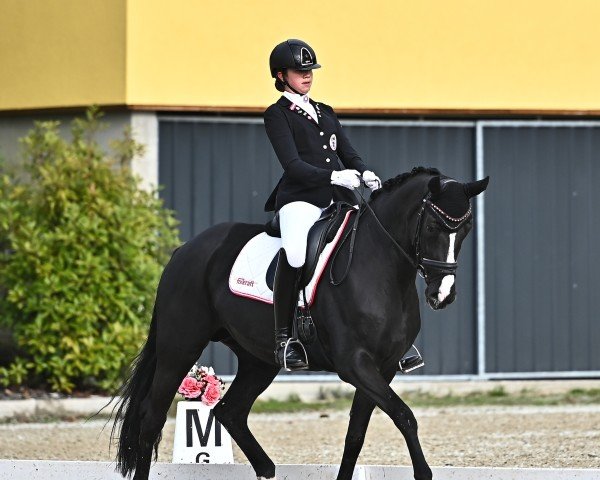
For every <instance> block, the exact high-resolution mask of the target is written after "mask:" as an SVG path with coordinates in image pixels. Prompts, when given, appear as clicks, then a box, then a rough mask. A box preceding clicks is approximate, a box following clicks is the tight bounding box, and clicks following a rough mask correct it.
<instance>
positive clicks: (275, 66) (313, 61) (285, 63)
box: [269, 38, 321, 78]
mask: <svg viewBox="0 0 600 480" xmlns="http://www.w3.org/2000/svg"><path fill="white" fill-rule="evenodd" d="M269 68H270V70H271V77H273V78H277V72H279V71H281V70H285V69H286V68H293V69H295V70H312V69H313V68H321V65H319V64H318V63H317V55H316V54H315V51H314V50H313V49H312V47H311V46H310V45H309V44H308V43H306V42H303V41H302V40H298V39H294V38H290V39H289V40H286V41H285V42H281V43H280V44H279V45H277V46H276V47H275V48H274V49H273V51H272V52H271V56H270V57H269Z"/></svg>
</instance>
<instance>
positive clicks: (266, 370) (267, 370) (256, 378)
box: [213, 348, 279, 479]
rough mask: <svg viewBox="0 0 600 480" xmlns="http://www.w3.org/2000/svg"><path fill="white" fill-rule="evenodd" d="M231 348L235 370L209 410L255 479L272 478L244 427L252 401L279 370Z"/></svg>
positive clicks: (269, 463)
mask: <svg viewBox="0 0 600 480" xmlns="http://www.w3.org/2000/svg"><path fill="white" fill-rule="evenodd" d="M232 349H233V350H234V351H235V352H236V354H237V356H238V371H237V374H236V376H235V379H234V380H233V382H232V383H231V385H230V386H229V389H228V390H227V393H226V394H225V396H224V397H223V399H222V400H221V401H220V402H219V403H218V404H217V405H216V406H215V408H214V409H213V411H214V414H215V417H216V418H217V420H219V422H221V424H222V425H223V426H224V427H225V428H226V429H227V431H228V432H229V434H230V435H231V437H232V438H233V439H234V440H235V443H237V445H238V446H239V447H240V448H241V450H242V451H243V452H244V455H246V457H247V458H248V460H249V461H250V464H251V465H252V468H254V471H255V472H256V476H257V477H258V478H259V479H260V478H264V479H269V478H275V464H274V463H273V461H272V460H271V459H270V458H269V456H268V455H267V454H266V453H265V451H264V450H263V448H262V447H261V446H260V444H259V443H258V442H257V441H256V439H255V438H254V435H252V432H251V431H250V429H249V428H248V414H249V413H250V408H252V404H253V403H254V401H255V400H256V399H257V398H258V396H259V395H260V394H261V393H262V392H264V391H265V389H266V388H267V387H268V386H269V385H270V384H271V382H272V381H273V379H274V378H275V376H276V375H277V372H279V367H276V366H274V365H269V364H267V363H264V362H262V361H260V360H258V359H256V358H254V357H251V356H250V355H249V354H247V353H246V352H244V351H242V350H241V349H238V348H232Z"/></svg>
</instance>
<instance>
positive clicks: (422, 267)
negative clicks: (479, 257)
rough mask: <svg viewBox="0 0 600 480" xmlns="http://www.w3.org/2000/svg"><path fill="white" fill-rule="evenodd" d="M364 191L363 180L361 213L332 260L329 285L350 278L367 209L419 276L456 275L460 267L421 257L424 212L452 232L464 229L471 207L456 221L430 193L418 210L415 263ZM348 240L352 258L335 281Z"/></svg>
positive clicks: (359, 210)
mask: <svg viewBox="0 0 600 480" xmlns="http://www.w3.org/2000/svg"><path fill="white" fill-rule="evenodd" d="M364 190H365V183H364V182H363V181H362V180H361V190H360V191H358V190H356V192H357V193H358V195H359V196H360V202H359V206H358V212H357V214H356V217H355V218H354V222H353V225H352V230H348V231H347V232H346V234H344V238H343V239H342V241H341V242H340V244H339V246H338V248H337V249H336V251H335V253H334V254H333V258H332V259H331V267H330V268H329V282H330V283H331V284H332V285H334V286H338V285H340V284H341V283H342V282H343V281H344V280H345V279H346V277H347V276H348V272H349V271H350V264H351V263H352V257H353V255H354V243H355V240H356V233H357V231H358V222H359V220H360V217H361V216H362V215H363V213H365V211H366V209H365V208H364V207H367V209H368V210H369V211H370V212H371V214H372V215H373V218H374V219H375V222H376V223H377V225H379V227H380V228H381V230H382V231H383V233H385V234H386V236H387V237H388V238H389V239H390V240H391V241H392V243H393V244H394V246H395V247H396V249H398V251H399V252H400V253H401V254H402V255H403V256H404V257H405V258H406V259H407V260H408V261H409V263H410V264H411V265H412V266H413V267H414V268H415V269H416V270H417V272H419V275H421V276H422V277H423V278H425V279H427V277H428V275H427V269H430V270H435V271H437V275H439V274H445V275H455V273H456V269H457V268H458V263H456V262H444V261H441V260H432V259H429V258H424V257H422V255H421V227H422V223H423V213H424V211H425V207H427V206H429V207H430V209H431V211H432V212H433V213H434V214H435V216H436V217H437V218H438V220H440V221H441V222H442V223H443V225H444V226H445V227H446V228H448V229H449V230H458V229H459V228H460V227H461V226H462V225H463V223H465V221H466V220H467V219H468V218H469V217H470V216H471V213H472V211H471V205H469V210H467V213H465V214H464V215H463V216H462V217H460V218H454V217H451V216H450V215H448V214H447V213H446V212H444V211H443V210H442V209H441V208H439V207H438V206H437V205H435V204H434V203H433V202H432V201H431V193H427V195H426V196H425V198H423V201H422V203H421V208H420V210H419V214H418V217H417V218H418V220H417V229H416V232H415V238H414V240H413V245H414V246H415V256H416V259H415V258H413V257H411V256H410V255H409V254H408V253H406V250H404V248H402V246H401V245H400V244H399V243H398V242H397V241H396V239H395V238H394V237H392V235H391V234H390V232H388V231H387V229H386V228H385V227H384V226H383V225H382V223H381V222H380V220H379V218H377V215H376V214H375V212H374V211H373V209H372V208H371V205H369V202H368V201H367V200H366V199H365V197H364V196H363V192H364ZM448 220H449V221H451V222H453V223H454V222H457V224H456V225H454V226H452V225H449V224H448ZM348 237H350V251H349V254H348V255H349V256H348V263H347V264H346V269H345V270H344V274H343V275H342V277H341V278H340V279H339V280H335V279H334V277H333V267H334V264H335V260H336V258H337V255H338V253H339V252H340V250H341V249H342V246H343V245H344V243H345V242H346V240H347V239H348Z"/></svg>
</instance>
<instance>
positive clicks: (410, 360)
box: [398, 345, 425, 374]
mask: <svg viewBox="0 0 600 480" xmlns="http://www.w3.org/2000/svg"><path fill="white" fill-rule="evenodd" d="M411 348H414V349H415V351H416V352H417V354H416V355H411V356H409V357H406V358H404V357H403V358H402V359H400V361H399V362H398V370H399V371H400V373H402V374H407V373H410V372H412V371H413V370H416V369H417V368H421V367H424V366H425V361H424V360H423V357H422V356H421V353H420V352H419V349H418V348H417V347H415V346H414V345H412V347H411ZM402 360H405V363H406V364H408V366H407V367H404V366H403V365H402Z"/></svg>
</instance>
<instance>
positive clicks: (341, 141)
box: [264, 39, 381, 370]
mask: <svg viewBox="0 0 600 480" xmlns="http://www.w3.org/2000/svg"><path fill="white" fill-rule="evenodd" d="M269 66H270V69H271V76H272V77H273V78H275V88H276V89H277V90H279V91H280V92H283V95H282V96H281V98H280V99H279V100H278V101H277V102H276V103H274V104H273V105H271V106H270V107H269V108H267V110H266V111H265V114H264V121H265V128H266V131H267V135H268V137H269V140H270V141H271V144H272V145H273V149H274V150H275V153H276V155H277V158H278V159H279V161H280V162H281V165H282V166H283V169H284V173H283V176H282V177H281V179H280V180H279V183H278V184H277V186H276V187H275V190H273V193H271V196H270V197H269V199H268V200H267V203H266V204H265V211H267V212H269V211H273V210H275V211H278V213H279V221H280V228H281V242H282V247H283V248H282V249H281V250H280V252H279V258H278V261H277V267H276V270H275V280H274V285H273V304H274V310H275V356H276V358H277V362H278V363H279V365H280V366H282V367H283V366H284V365H285V366H286V368H287V369H288V370H298V369H303V368H307V367H308V365H307V363H306V358H305V355H304V353H303V349H302V346H301V345H300V343H299V342H297V341H296V340H295V339H293V340H294V341H293V342H290V340H292V339H290V333H289V332H290V323H291V321H292V320H293V316H294V311H295V306H296V303H297V294H298V290H297V286H296V285H297V273H298V269H299V268H300V267H302V265H304V261H305V256H306V240H307V235H308V231H309V230H310V227H312V225H313V224H314V223H315V222H316V221H317V220H318V218H319V216H320V215H321V212H322V211H323V210H324V209H325V208H326V207H327V206H328V205H330V204H331V203H332V202H333V201H338V200H345V201H347V202H349V203H352V204H354V203H356V202H355V198H354V197H353V195H352V194H351V193H350V190H353V189H354V188H356V187H358V186H359V185H360V180H359V177H360V176H361V175H362V179H363V180H364V182H365V183H366V185H367V186H368V187H369V188H370V189H371V190H375V189H377V188H379V187H380V186H381V181H380V180H379V177H377V175H375V174H374V173H373V172H372V171H370V170H367V167H366V165H365V164H364V163H363V161H362V160H361V158H360V156H359V155H358V153H356V151H355V150H354V148H352V145H351V144H350V141H349V140H348V138H347V137H346V135H345V134H344V132H343V130H342V127H341V125H340V122H339V121H338V119H337V116H336V114H335V112H334V111H333V109H332V108H331V107H330V106H329V105H325V104H324V103H320V102H315V101H314V100H312V99H311V98H310V97H309V95H308V92H309V91H310V87H311V85H312V80H313V72H312V71H313V69H315V68H320V67H321V65H319V64H318V63H317V57H316V55H315V52H314V50H313V49H312V48H311V47H310V46H309V45H308V44H307V43H305V42H303V41H302V40H295V39H290V40H286V41H285V42H282V43H280V44H279V45H277V46H276V47H275V48H274V49H273V51H272V52H271V56H270V58H269ZM338 158H339V160H341V163H342V164H343V166H344V167H345V168H343V169H342V168H341V166H340V162H339V161H338ZM284 356H285V358H284Z"/></svg>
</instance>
